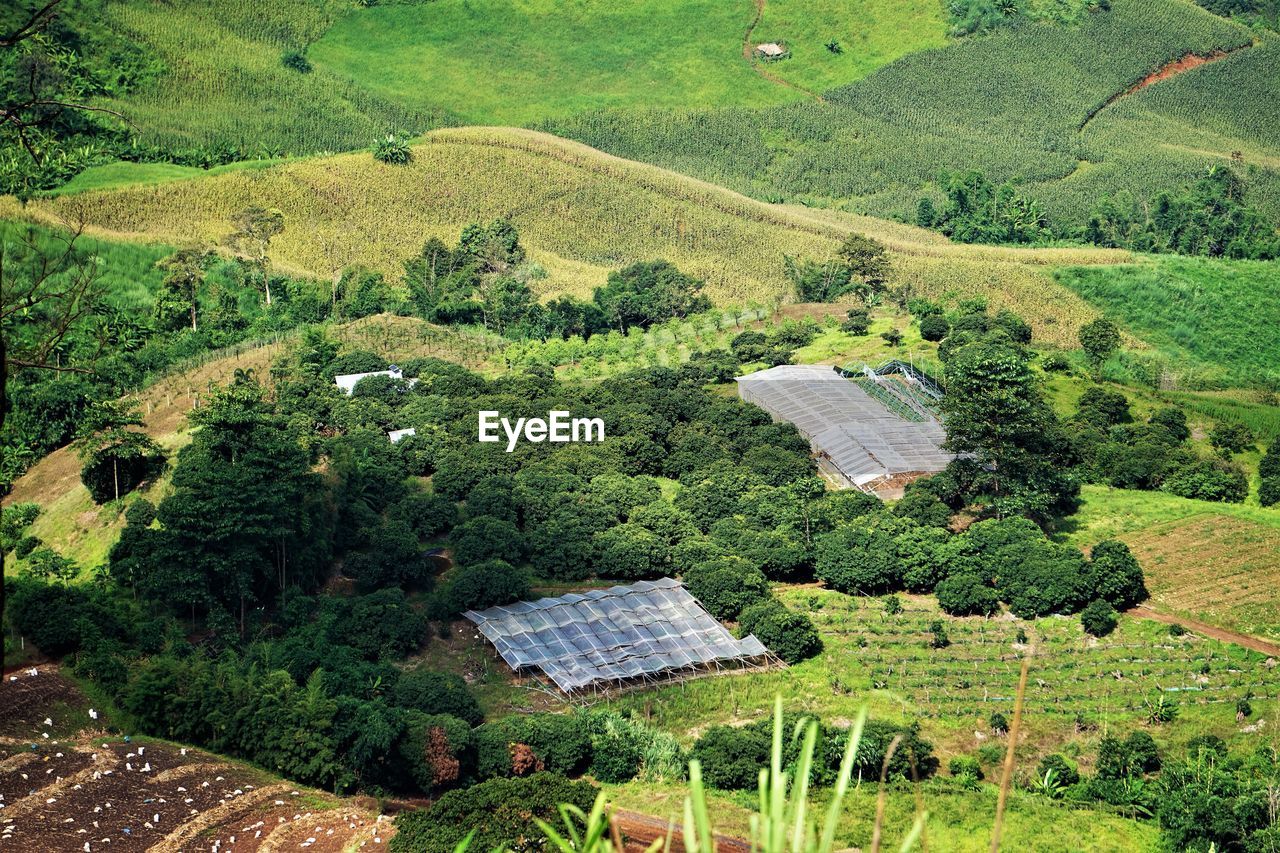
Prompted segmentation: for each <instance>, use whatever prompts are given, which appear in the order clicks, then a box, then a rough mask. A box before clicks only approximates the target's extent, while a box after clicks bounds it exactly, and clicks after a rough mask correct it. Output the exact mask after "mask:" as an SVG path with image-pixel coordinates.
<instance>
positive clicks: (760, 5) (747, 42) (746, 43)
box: [742, 0, 822, 103]
mask: <svg viewBox="0 0 1280 853" xmlns="http://www.w3.org/2000/svg"><path fill="white" fill-rule="evenodd" d="M754 3H755V7H756V14H755V17H754V18H752V19H751V23H750V24H748V25H747V31H746V32H745V33H743V34H742V58H743V59H744V60H746V61H747V63H748V64H750V66H751V68H752V70H754V71H755V72H756V73H757V74H759V75H760V76H761V77H763V78H764V79H766V80H768V81H769V82H770V83H776V84H778V85H779V86H786V87H787V88H788V89H794V90H795V91H797V92H800V93H801V94H804V95H807V96H809V97H810V98H813V99H814V100H815V101H817V102H818V103H822V96H821V95H819V94H818V93H817V92H813V91H810V90H809V89H806V88H805V87H803V86H797V85H796V84H795V83H792V82H790V81H788V80H783V79H782V78H781V77H779V76H778V75H777V74H774V73H773V72H772V71H770V70H769V69H768V68H766V67H765V65H764V63H762V62H758V61H756V58H755V55H754V54H755V47H754V45H752V44H751V34H752V33H754V32H755V30H756V25H757V24H759V23H760V18H761V17H763V16H764V4H765V0H754Z"/></svg>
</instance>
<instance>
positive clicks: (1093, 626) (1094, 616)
mask: <svg viewBox="0 0 1280 853" xmlns="http://www.w3.org/2000/svg"><path fill="white" fill-rule="evenodd" d="M1080 624H1081V625H1083V626H1084V630H1085V633H1087V634H1092V635H1093V636H1095V637H1105V636H1107V635H1108V634H1110V633H1111V632H1112V631H1114V630H1115V629H1116V624H1117V619H1116V611H1115V609H1114V608H1113V607H1112V606H1111V605H1110V604H1108V603H1107V602H1105V601H1094V602H1091V603H1089V604H1088V605H1086V606H1085V608H1084V609H1083V610H1081V611H1080Z"/></svg>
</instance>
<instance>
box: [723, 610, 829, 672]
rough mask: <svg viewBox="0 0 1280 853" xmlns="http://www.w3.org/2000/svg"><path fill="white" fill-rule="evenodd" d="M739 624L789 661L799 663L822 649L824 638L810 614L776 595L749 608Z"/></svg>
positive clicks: (743, 613) (744, 631) (740, 618)
mask: <svg viewBox="0 0 1280 853" xmlns="http://www.w3.org/2000/svg"><path fill="white" fill-rule="evenodd" d="M738 624H739V626H740V630H741V632H742V634H743V636H745V635H747V634H754V635H755V637H756V639H757V640H759V641H760V642H762V643H764V645H765V647H766V648H768V649H769V650H770V651H771V652H773V653H774V654H776V655H777V656H778V657H780V658H782V659H783V660H784V661H786V662H787V663H799V662H800V661H802V660H805V659H807V658H811V657H813V656H814V655H816V654H817V653H818V652H820V651H822V640H821V639H820V638H819V637H818V631H817V629H816V628H814V627H813V622H811V621H810V620H809V617H808V616H806V615H804V614H803V613H796V612H795V611H793V610H788V609H787V608H786V607H784V606H783V605H782V603H781V602H779V601H777V600H776V599H768V600H765V601H761V602H758V603H756V604H753V605H751V606H750V607H748V608H746V609H745V610H743V611H742V615H741V616H740V617H739V621H738Z"/></svg>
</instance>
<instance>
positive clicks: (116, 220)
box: [13, 128, 1132, 345]
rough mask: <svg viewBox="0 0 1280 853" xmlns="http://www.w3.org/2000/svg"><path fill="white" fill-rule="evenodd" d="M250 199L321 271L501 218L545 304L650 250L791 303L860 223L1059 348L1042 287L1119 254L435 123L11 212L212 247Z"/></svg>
mask: <svg viewBox="0 0 1280 853" xmlns="http://www.w3.org/2000/svg"><path fill="white" fill-rule="evenodd" d="M156 177H158V176H156ZM175 177H176V176H175ZM249 204H259V205H265V206H268V207H276V208H279V209H280V210H281V211H283V213H284V215H285V230H284V233H283V234H281V235H280V236H279V237H277V238H276V239H275V240H274V241H273V243H272V256H273V258H274V260H275V261H276V262H277V263H278V264H280V265H281V266H282V267H283V268H285V269H288V270H294V271H303V272H309V273H312V274H315V275H318V276H320V277H323V278H325V279H328V278H330V277H331V276H332V275H333V274H334V272H335V271H336V269H341V268H342V267H344V266H347V265H349V264H354V263H362V264H366V265H368V266H371V267H373V268H375V269H379V270H382V271H384V272H385V273H387V274H389V275H390V276H391V277H393V278H398V277H399V276H400V274H401V269H402V268H401V265H402V263H403V261H404V260H405V259H406V258H408V257H409V256H411V255H412V254H413V253H414V252H416V251H418V250H419V249H420V248H421V246H422V243H423V242H424V241H425V240H426V239H427V238H428V237H431V236H437V237H441V238H443V239H446V240H448V241H453V240H455V239H456V238H457V235H458V233H459V232H460V231H461V230H462V228H463V227H465V226H466V225H468V224H469V223H472V222H477V221H487V220H491V219H496V218H507V219H509V220H510V221H511V222H512V223H513V224H514V225H515V226H516V227H517V228H518V229H519V232H520V234H521V237H522V239H524V240H525V241H527V244H528V246H529V248H530V252H531V256H532V259H533V260H534V261H536V262H537V263H539V264H540V265H541V266H542V267H543V268H544V269H545V271H546V273H547V276H546V277H545V278H543V279H540V280H538V281H536V282H535V285H536V286H537V287H538V289H539V291H540V294H541V295H543V296H546V295H552V294H556V293H576V294H580V295H581V294H586V293H589V292H590V290H591V288H593V287H597V286H599V285H601V284H603V283H604V280H605V278H606V277H607V275H608V272H609V271H610V270H611V269H616V268H618V267H621V266H625V265H626V264H628V263H632V262H634V261H639V260H649V259H652V258H657V257H662V258H666V259H668V260H670V261H672V262H673V263H675V264H677V265H678V266H679V267H680V268H681V269H683V270H686V271H688V272H689V273H691V274H693V275H696V276H699V277H701V278H705V280H706V283H707V292H708V294H709V295H710V296H711V297H712V298H713V299H714V300H717V301H718V302H720V303H721V304H729V305H744V304H747V303H749V302H752V301H756V302H760V303H762V304H764V303H767V302H769V301H771V300H773V299H782V300H784V301H785V300H789V299H790V298H791V292H792V287H791V284H790V282H789V281H788V280H787V279H786V277H785V274H784V266H783V255H784V254H790V255H795V256H799V257H808V258H826V257H828V256H829V255H830V254H831V253H832V252H834V251H835V248H836V245H837V244H838V243H839V241H840V240H841V239H843V238H844V236H845V235H847V234H849V233H850V232H858V233H863V234H868V235H870V236H873V237H875V238H876V239H879V240H882V241H883V242H884V243H885V244H886V246H887V247H888V248H889V250H890V251H891V254H892V257H893V265H892V268H891V278H892V281H893V283H895V284H909V285H910V286H911V288H912V289H913V292H915V293H917V294H920V295H926V296H933V297H935V298H946V299H956V298H964V297H966V296H969V295H974V294H981V295H984V296H986V297H987V298H988V299H989V300H990V301H991V303H992V304H993V305H996V306H1005V307H1009V308H1011V309H1013V310H1014V311H1016V312H1018V313H1020V314H1022V315H1023V316H1025V317H1026V318H1027V320H1028V321H1029V322H1030V323H1031V324H1032V325H1033V327H1035V328H1036V330H1037V332H1038V333H1039V334H1040V335H1041V337H1042V338H1043V339H1044V340H1046V341H1053V342H1056V343H1059V344H1063V345H1074V340H1075V337H1074V336H1075V332H1074V330H1075V329H1076V328H1078V326H1079V324H1080V323H1081V322H1087V321H1088V320H1089V319H1091V318H1092V317H1093V316H1094V315H1095V312H1094V311H1093V310H1092V309H1091V308H1089V306H1088V305H1087V304H1086V303H1085V302H1084V301H1083V300H1081V299H1080V298H1079V297H1076V296H1075V295H1073V294H1072V293H1071V292H1070V291H1068V290H1067V289H1066V288H1063V287H1061V286H1060V285H1058V284H1056V283H1055V282H1054V281H1053V279H1052V276H1051V270H1052V268H1053V267H1055V266H1060V265H1066V264H1094V263H1119V262H1124V261H1127V260H1130V259H1131V258H1132V256H1131V255H1129V254H1128V253H1126V252H1120V251H1115V250H1107V249H1054V248H1046V249H1013V248H999V247H992V246H963V245H956V244H952V243H950V242H949V241H947V240H946V239H945V238H943V237H941V236H940V235H938V234H937V233H935V232H931V231H926V230H924V229H919V228H914V227H911V226H905V225H900V224H897V223H893V222H886V221H883V220H876V219H869V218H867V217H859V216H853V215H848V214H841V213H835V212H830V211H809V210H807V209H804V208H791V207H783V206H779V205H769V204H764V203H762V202H759V201H755V200H753V199H750V198H746V197H744V196H741V195H738V194H737V193H734V192H730V191H728V190H725V189H722V188H720V187H717V186H713V185H710V184H706V183H703V182H701V181H697V180H693V179H690V178H686V177H684V176H683V175H678V174H675V173H672V172H668V171H665V170H662V169H658V168H655V167H652V166H648V165H645V164H642V163H632V162H628V161H625V160H620V159H618V158H616V157H611V156H609V155H606V154H602V153H601V152H599V151H594V150H592V149H589V148H586V147H585V146H582V145H580V144H577V143H573V142H568V141H566V140H562V139H557V138H555V137H552V136H548V135H546V134H540V133H534V132H532V131H520V130H511V129H501V128H497V129H494V128H489V129H486V128H468V129H450V130H441V131H436V132H433V133H432V134H430V135H428V136H427V137H426V138H425V140H424V143H423V144H422V145H419V146H417V147H415V148H414V154H413V160H412V162H411V163H409V164H408V165H407V166H403V167H401V166H390V165H386V164H382V163H378V162H377V161H375V160H374V159H373V158H372V157H371V156H370V155H369V154H367V153H361V154H347V155H339V156H335V157H331V158H323V159H311V160H301V161H296V162H288V163H284V164H281V165H278V166H271V167H266V168H261V169H252V170H244V169H242V170H233V171H224V172H222V173H219V174H216V175H211V176H209V177H204V178H199V179H194V180H169V181H167V182H164V183H158V184H154V185H152V184H147V185H138V186H125V187H121V188H118V189H112V190H99V191H88V192H84V193H77V194H68V195H61V196H58V197H56V198H52V199H48V200H44V201H36V202H32V203H31V204H29V205H28V206H27V207H26V209H25V211H24V213H25V215H38V216H83V217H85V219H86V221H87V222H88V223H89V224H91V225H93V226H96V227H97V228H99V229H101V230H103V231H105V232H108V233H110V234H114V235H117V236H133V237H139V238H143V239H149V240H161V241H166V242H173V241H184V240H205V241H209V242H215V243H216V242H218V241H220V240H221V239H222V238H223V237H224V236H225V235H226V234H227V232H228V230H229V222H230V218H231V216H232V215H233V214H234V213H236V212H237V211H239V210H241V209H242V208H244V207H245V206H247V205H249ZM13 212H14V214H15V215H16V214H17V213H18V211H17V209H15V210H14V211H13ZM352 235H358V236H357V238H356V239H352ZM335 265H336V266H335Z"/></svg>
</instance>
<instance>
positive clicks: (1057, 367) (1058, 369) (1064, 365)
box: [1042, 352, 1071, 373]
mask: <svg viewBox="0 0 1280 853" xmlns="http://www.w3.org/2000/svg"><path fill="white" fill-rule="evenodd" d="M1042 365H1043V367H1044V369H1045V370H1046V371H1048V372H1049V373H1066V372H1067V371H1068V370H1070V369H1071V362H1069V361H1067V357H1066V356H1065V355H1063V354H1062V353H1056V352H1055V353H1052V354H1050V355H1046V356H1045V357H1044V361H1043V362H1042Z"/></svg>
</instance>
